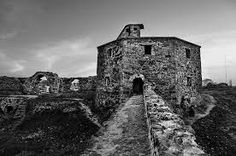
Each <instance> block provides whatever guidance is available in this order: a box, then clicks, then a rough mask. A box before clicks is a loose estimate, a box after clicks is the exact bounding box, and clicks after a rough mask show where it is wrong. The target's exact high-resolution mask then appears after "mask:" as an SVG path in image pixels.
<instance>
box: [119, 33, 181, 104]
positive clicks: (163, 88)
mask: <svg viewBox="0 0 236 156" xmlns="http://www.w3.org/2000/svg"><path fill="white" fill-rule="evenodd" d="M123 45H124V56H123V67H124V68H123V82H122V88H123V91H124V94H127V92H129V91H132V85H133V82H132V81H130V77H132V75H135V74H141V75H144V77H145V81H146V82H149V83H151V85H152V87H153V88H154V90H155V91H156V92H157V93H158V94H160V95H162V96H163V97H164V98H166V99H168V100H170V101H171V100H175V98H174V97H172V96H171V95H172V94H173V93H175V92H176V90H175V85H176V81H175V76H176V67H175V64H176V60H175V54H174V51H173V43H172V40H171V39H170V38H148V37H146V38H136V39H127V40H125V41H123ZM145 45H150V46H151V54H145V47H144V46H145Z"/></svg>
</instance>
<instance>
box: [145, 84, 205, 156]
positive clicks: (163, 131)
mask: <svg viewBox="0 0 236 156" xmlns="http://www.w3.org/2000/svg"><path fill="white" fill-rule="evenodd" d="M151 88H152V87H151V86H149V85H145V87H144V104H145V107H146V115H147V124H148V127H149V139H150V145H151V152H152V154H151V155H152V156H158V155H195V156H200V155H201V156H203V155H206V154H205V153H204V151H203V150H202V149H201V148H200V147H199V145H198V144H197V143H196V142H195V140H196V138H195V136H194V131H193V129H192V128H191V127H187V126H186V125H185V124H184V122H183V120H181V118H180V116H179V115H177V114H175V113H173V110H172V109H171V108H170V107H169V105H168V103H167V102H166V101H165V100H163V98H162V97H161V96H159V95H157V94H156V93H155V92H154V91H153V90H152V89H151Z"/></svg>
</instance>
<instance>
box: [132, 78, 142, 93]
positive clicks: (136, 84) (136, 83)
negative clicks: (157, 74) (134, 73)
mask: <svg viewBox="0 0 236 156" xmlns="http://www.w3.org/2000/svg"><path fill="white" fill-rule="evenodd" d="M133 94H143V80H142V79H141V78H135V79H134V80H133Z"/></svg>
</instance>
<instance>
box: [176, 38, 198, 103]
mask: <svg viewBox="0 0 236 156" xmlns="http://www.w3.org/2000/svg"><path fill="white" fill-rule="evenodd" d="M186 49H189V53H190V56H189V57H188V56H186ZM174 53H175V55H176V69H177V74H176V80H177V81H176V82H177V84H176V90H177V93H176V97H177V99H178V103H180V102H181V98H182V97H183V96H185V98H189V99H190V100H191V99H193V98H194V97H196V96H197V95H198V91H199V89H200V87H201V85H202V84H201V83H202V76H201V58H200V46H195V45H192V44H189V43H186V42H183V41H181V40H174Z"/></svg>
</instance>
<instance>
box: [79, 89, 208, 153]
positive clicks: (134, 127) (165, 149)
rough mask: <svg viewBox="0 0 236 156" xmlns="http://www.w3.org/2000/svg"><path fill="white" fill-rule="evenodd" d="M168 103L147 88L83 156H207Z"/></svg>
mask: <svg viewBox="0 0 236 156" xmlns="http://www.w3.org/2000/svg"><path fill="white" fill-rule="evenodd" d="M195 139H196V138H195V136H194V131H193V129H192V128H191V126H186V125H185V124H184V122H183V120H182V119H181V118H180V116H178V115H177V114H175V113H173V111H172V110H171V108H170V107H169V106H168V103H167V102H166V101H164V100H163V99H162V97H160V96H158V95H156V93H155V92H154V91H153V90H152V89H151V87H148V86H145V87H144V93H143V95H136V96H132V97H131V98H129V99H128V100H127V101H126V102H125V103H124V104H122V105H121V106H120V107H119V108H118V110H117V112H116V114H115V115H114V116H113V117H112V118H111V119H110V120H109V121H107V122H106V123H105V124H104V128H103V129H101V130H100V131H99V133H98V134H97V136H94V137H93V138H92V140H91V147H90V148H89V149H87V150H86V151H85V152H84V154H83V156H87V155H89V156H119V155H123V156H136V155H137V156H142V155H143V156H146V155H151V156H163V155H165V156H166V155H168V156H190V155H191V156H200V155H206V154H205V153H204V151H203V150H202V149H201V148H200V147H199V146H198V144H197V143H196V142H195Z"/></svg>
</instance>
